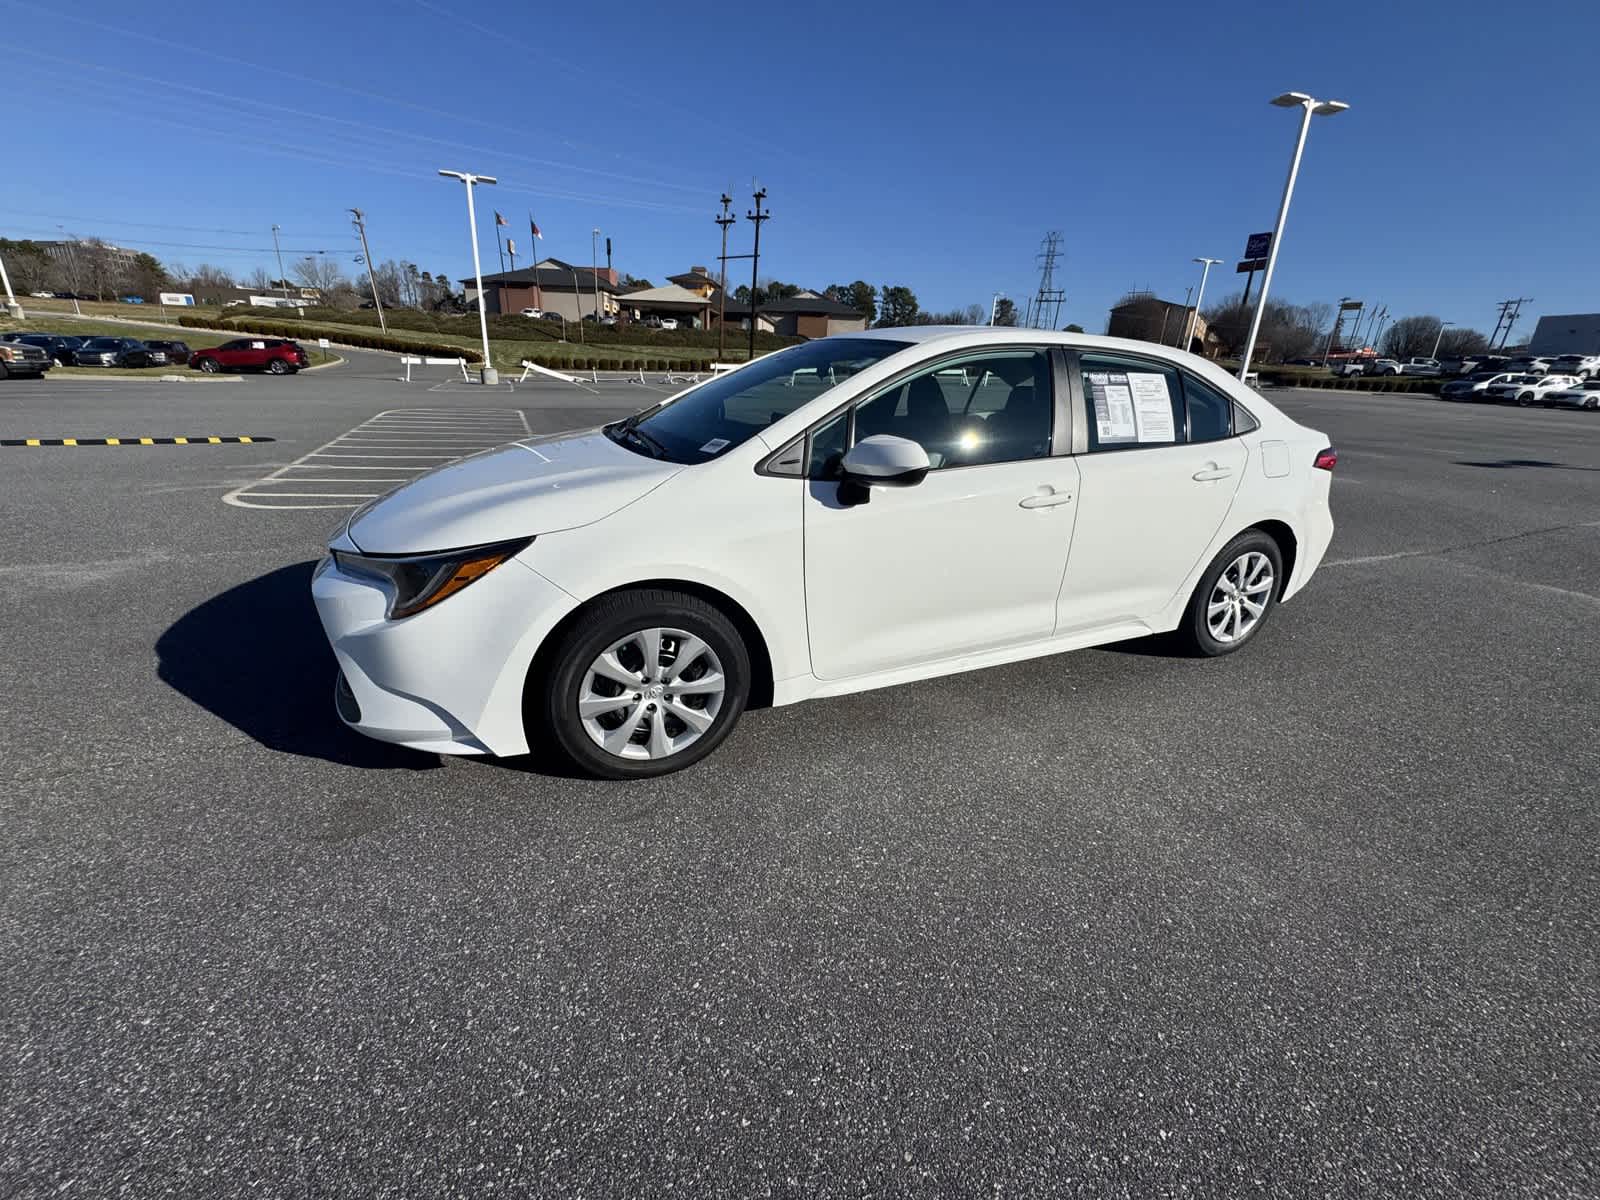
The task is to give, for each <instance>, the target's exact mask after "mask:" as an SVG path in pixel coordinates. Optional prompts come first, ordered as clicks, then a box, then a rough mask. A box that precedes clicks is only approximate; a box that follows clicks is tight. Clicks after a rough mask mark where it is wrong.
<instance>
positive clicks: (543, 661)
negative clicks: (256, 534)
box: [312, 327, 1336, 778]
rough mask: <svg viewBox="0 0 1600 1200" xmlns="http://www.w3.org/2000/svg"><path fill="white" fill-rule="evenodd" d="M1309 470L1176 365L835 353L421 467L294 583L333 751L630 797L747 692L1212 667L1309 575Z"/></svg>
mask: <svg viewBox="0 0 1600 1200" xmlns="http://www.w3.org/2000/svg"><path fill="white" fill-rule="evenodd" d="M1335 461H1336V456H1335V454H1334V452H1333V450H1332V448H1331V447H1329V445H1328V439H1327V438H1326V437H1325V436H1324V435H1323V434H1321V433H1318V432H1316V431H1315V430H1311V429H1307V428H1305V427H1304V426H1302V425H1299V424H1297V423H1295V422H1294V421H1292V420H1290V419H1289V418H1288V417H1286V416H1284V415H1283V414H1282V413H1281V412H1279V411H1278V410H1277V409H1276V408H1274V407H1273V406H1272V405H1271V404H1269V403H1268V402H1267V401H1266V400H1264V399H1263V398H1262V397H1261V396H1259V395H1257V394H1256V393H1255V392H1253V391H1251V390H1249V389H1248V388H1245V387H1243V386H1242V385H1240V384H1239V383H1238V382H1237V381H1236V380H1235V379H1233V378H1232V377H1231V376H1229V375H1227V374H1226V373H1224V372H1223V371H1222V370H1220V369H1219V368H1218V367H1216V366H1214V365H1213V364H1211V363H1209V362H1207V361H1205V360H1203V359H1201V358H1198V357H1195V356H1193V355H1189V354H1185V353H1183V352H1181V351H1176V350H1167V349H1165V348H1163V347H1159V346H1154V345H1151V344H1149V343H1146V342H1133V341H1123V340H1120V339H1114V338H1102V337H1091V336H1085V335H1072V334H1055V333H1048V332H1041V331H1037V330H1000V329H987V328H981V327H980V328H977V329H949V328H938V327H930V328H922V329H890V330H884V331H881V332H876V331H875V332H871V333H861V334H850V335H844V336H840V337H830V338H823V339H820V340H817V341H813V342H807V343H804V344H802V345H798V346H793V347H790V348H788V349H785V350H782V351H779V352H777V353H774V354H769V355H766V356H765V357H762V358H758V359H756V360H755V361H754V362H751V363H749V364H747V365H746V366H744V367H741V368H739V369H738V370H736V371H732V372H729V373H727V374H723V375H720V376H717V377H715V378H713V379H710V380H707V381H705V382H702V383H700V384H697V385H696V386H694V387H692V388H690V389H688V390H686V391H684V392H680V393H678V394H677V395H676V396H673V397H671V398H669V399H667V400H665V401H663V402H661V403H660V404H657V405H656V406H655V407H653V408H649V409H646V410H645V411H643V412H641V413H638V414H636V415H635V416H633V417H630V418H628V419H627V420H625V421H618V422H615V423H613V424H610V425H606V426H604V427H601V428H597V429H590V430H586V431H583V432H578V433H571V434H559V435H555V436H548V437H534V438H529V439H527V440H525V441H521V442H515V443H512V444H510V445H508V446H504V447H501V448H500V449H498V450H494V451H490V452H487V453H484V454H480V455H477V456H475V457H473V458H468V459H464V460H462V461H460V462H456V463H453V464H451V465H449V466H445V467H442V468H440V469H438V470H436V471H433V472H431V473H430V474H427V475H424V476H422V477H421V478H419V479H416V480H414V481H412V482H410V483H408V484H406V485H404V486H403V487H401V488H399V489H398V490H396V491H393V492H391V493H389V494H388V495H387V496H385V497H383V498H382V499H379V500H377V501H374V502H372V503H371V504H369V505H368V506H367V507H365V508H363V509H361V510H359V511H357V512H356V513H355V514H354V515H353V516H352V517H351V519H350V520H349V521H348V522H346V524H345V526H344V527H343V528H342V529H341V530H340V531H339V532H338V534H337V535H336V536H335V537H334V538H333V540H332V541H331V542H330V544H329V550H330V555H329V557H327V558H326V559H324V560H323V562H322V563H321V564H320V565H319V566H318V568H317V570H316V572H315V575H314V577H313V582H312V594H313V596H314V598H315V600H316V605H317V610H318V612H319V614H320V616H321V619H322V624H323V627H324V629H325V630H326V632H327V634H328V637H329V640H330V641H331V642H332V645H333V650H334V655H335V657H336V658H337V660H338V665H339V677H338V681H337V687H336V692H335V696H336V705H337V708H338V711H339V713H340V715H341V716H342V717H343V719H344V720H345V721H346V722H347V723H349V724H350V725H351V726H353V727H354V728H356V729H358V730H360V731H361V732H363V733H367V734H370V735H371V736H373V737H375V738H380V739H383V740H385V741H390V742H397V743H400V744H402V745H406V746H412V747H416V748H418V749H421V750H429V751H437V752H443V753H454V754H482V753H489V754H496V755H515V754H522V753H525V752H527V751H528V750H529V749H530V747H550V748H552V749H554V750H557V751H559V752H561V753H562V754H564V755H565V756H566V757H567V758H569V759H570V760H572V761H573V762H574V763H575V764H576V765H577V766H579V767H580V768H581V769H583V770H584V771H587V772H589V773H591V774H594V775H598V776H602V777H608V778H637V777H641V776H647V775H657V774H662V773H664V772H667V771H671V770H676V769H678V768H680V767H684V766H687V765H689V764H690V763H693V762H695V761H696V760H698V759H700V758H702V757H704V756H705V755H707V754H709V753H711V751H712V750H713V749H715V748H716V746H717V745H718V744H719V743H721V742H722V740H723V739H724V738H726V737H727V736H728V733H729V731H730V730H731V729H732V728H733V725H734V723H735V722H736V721H737V720H738V718H739V715H740V713H741V712H743V710H744V709H745V708H746V707H747V706H749V705H752V704H775V705H783V704H793V703H795V702H797V701H801V700H809V699H813V698H818V697H824V696H838V695H844V694H847V693H851V692H859V691H863V690H865V689H868V688H878V687H885V686H890V685H894V684H901V683H908V682H910V681H912V680H917V679H926V678H929V677H931V676H936V675H946V674H951V673H954V672H958V671H969V670H974V669H976V668H980V667H989V666H995V665H997V664H1001V663H1009V662H1015V661H1018V660H1021V659H1029V658H1037V657H1041V656H1044V655H1051V654H1059V653H1061V652H1063V651H1067V650H1076V649H1079V648H1082V647H1085V646H1094V645H1099V644H1102V643H1105V642H1115V641H1121V640H1123V639H1126V638H1134V637H1140V636H1143V635H1148V634H1173V635H1174V636H1175V640H1176V641H1178V642H1179V643H1181V644H1182V645H1183V646H1184V647H1186V648H1187V649H1188V650H1189V651H1190V652H1193V653H1197V654H1200V655H1207V656H1214V655H1222V654H1227V653H1230V652H1232V651H1234V650H1237V649H1239V648H1240V647H1241V646H1243V645H1245V644H1246V643H1248V642H1250V641H1251V640H1252V639H1254V638H1255V637H1257V636H1258V635H1259V633H1260V631H1261V629H1262V627H1263V625H1264V624H1265V623H1266V621H1267V619H1268V617H1269V616H1270V615H1271V613H1272V611H1273V608H1274V605H1275V604H1276V603H1277V602H1279V601H1282V600H1286V599H1288V598H1290V597H1291V596H1293V595H1295V594H1296V593H1297V592H1298V591H1300V589H1301V588H1303V587H1304V586H1305V584H1306V582H1307V581H1308V580H1309V579H1310V578H1311V575H1312V573H1313V572H1314V571H1315V570H1316V568H1317V565H1318V564H1319V563H1320V562H1321V561H1322V557H1323V554H1324V552H1325V551H1326V550H1327V547H1328V542H1329V539H1330V538H1331V537H1332V534H1333V520H1332V516H1331V514H1330V512H1329V508H1328V493H1329V484H1330V480H1331V478H1332V475H1331V472H1332V469H1333V466H1334V463H1335ZM917 719H919V718H917V717H916V715H915V714H914V713H912V712H908V713H907V715H906V717H905V720H906V721H907V722H908V723H910V722H913V721H915V720H917Z"/></svg>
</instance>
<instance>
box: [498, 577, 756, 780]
mask: <svg viewBox="0 0 1600 1200" xmlns="http://www.w3.org/2000/svg"><path fill="white" fill-rule="evenodd" d="M530 685H531V686H530V695H529V700H530V703H529V706H528V709H529V718H530V724H531V725H532V726H533V728H530V730H529V733H530V735H532V736H531V737H530V739H529V740H530V741H537V740H539V735H540V734H546V733H547V734H548V735H549V736H550V738H551V739H553V740H554V742H555V744H556V747H557V748H558V749H559V750H560V751H561V752H562V753H563V754H564V755H565V756H566V757H567V758H568V759H570V760H571V761H572V762H573V763H574V764H575V765H576V766H578V767H579V768H580V769H581V770H583V771H584V772H585V773H587V774H589V775H594V776H597V777H599V778H601V779H643V778H648V777H650V776H654V775H665V774H668V773H669V772H672V771H677V770H681V769H682V768H684V767H687V766H689V765H690V764H692V763H695V762H698V761H699V760H700V759H702V758H704V757H705V756H706V755H708V754H710V753H711V752H712V751H713V750H715V749H716V748H717V747H718V746H719V745H721V743H722V741H723V739H724V738H726V737H727V736H728V734H729V733H730V732H731V731H732V730H733V726H734V724H735V722H737V721H738V719H739V716H740V714H741V713H743V711H744V707H745V703H746V701H747V700H748V699H749V696H750V655H749V652H748V651H747V650H746V648H745V644H744V640H743V639H742V638H741V637H740V636H739V631H738V629H737V628H735V626H734V624H733V622H731V621H730V620H728V618H727V617H726V616H724V615H723V614H722V612H721V611H720V610H718V609H716V608H714V607H713V606H711V605H710V604H707V603H706V602H705V601H703V600H701V599H699V598H698V597H695V596H690V595H687V594H685V593H683V592H674V591H668V590H664V589H655V588H650V589H639V590H637V591H629V592H618V593H616V594H615V595H612V596H608V597H605V598H604V599H602V600H600V601H597V602H596V603H595V604H594V605H593V606H591V608H590V609H589V610H588V611H587V612H586V613H585V615H584V619H583V620H582V621H581V622H580V623H579V624H578V625H576V626H575V627H574V628H573V629H572V630H571V631H570V632H568V633H567V634H566V636H565V637H564V638H562V640H561V642H560V644H559V645H557V646H556V648H555V650H554V651H553V653H552V655H551V657H550V659H549V662H548V669H547V670H546V671H544V672H543V678H536V679H533V680H531V681H530Z"/></svg>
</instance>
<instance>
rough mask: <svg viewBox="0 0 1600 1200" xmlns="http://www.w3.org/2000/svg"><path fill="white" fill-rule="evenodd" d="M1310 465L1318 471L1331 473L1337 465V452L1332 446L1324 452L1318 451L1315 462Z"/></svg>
mask: <svg viewBox="0 0 1600 1200" xmlns="http://www.w3.org/2000/svg"><path fill="white" fill-rule="evenodd" d="M1311 465H1312V466H1313V467H1315V468H1316V469H1317V470H1319V471H1331V470H1333V469H1334V467H1336V466H1338V465H1339V452H1338V451H1337V450H1335V449H1334V448H1333V447H1332V446H1329V447H1328V448H1327V449H1325V450H1318V451H1317V457H1316V461H1315V462H1313V463H1312V464H1311Z"/></svg>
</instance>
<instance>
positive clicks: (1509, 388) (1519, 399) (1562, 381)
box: [1483, 375, 1583, 408]
mask: <svg viewBox="0 0 1600 1200" xmlns="http://www.w3.org/2000/svg"><path fill="white" fill-rule="evenodd" d="M1582 382H1583V381H1582V380H1581V379H1579V378H1578V377H1577V376H1576V375H1513V376H1511V378H1510V379H1507V380H1506V381H1505V382H1503V383H1492V384H1490V385H1489V386H1488V387H1487V388H1485V389H1484V393H1483V398H1484V399H1485V400H1493V401H1497V402H1499V403H1501V404H1509V403H1516V404H1520V405H1522V406H1523V407H1524V408H1526V407H1527V406H1528V405H1530V404H1540V403H1543V401H1544V398H1545V397H1546V396H1547V395H1549V394H1550V393H1551V392H1559V391H1563V390H1565V389H1567V388H1575V387H1577V386H1579V385H1580V384H1581V383H1582Z"/></svg>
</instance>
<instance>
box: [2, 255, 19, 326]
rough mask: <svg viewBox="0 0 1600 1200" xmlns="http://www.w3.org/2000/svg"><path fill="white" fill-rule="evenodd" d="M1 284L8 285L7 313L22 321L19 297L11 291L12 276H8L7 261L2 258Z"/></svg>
mask: <svg viewBox="0 0 1600 1200" xmlns="http://www.w3.org/2000/svg"><path fill="white" fill-rule="evenodd" d="M0 283H4V284H5V285H6V312H8V313H10V314H11V315H12V316H13V317H15V318H16V319H17V320H19V321H20V320H22V305H20V304H18V303H17V297H16V295H15V294H14V293H13V292H12V291H11V276H9V275H7V274H6V260H5V259H3V258H0Z"/></svg>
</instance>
